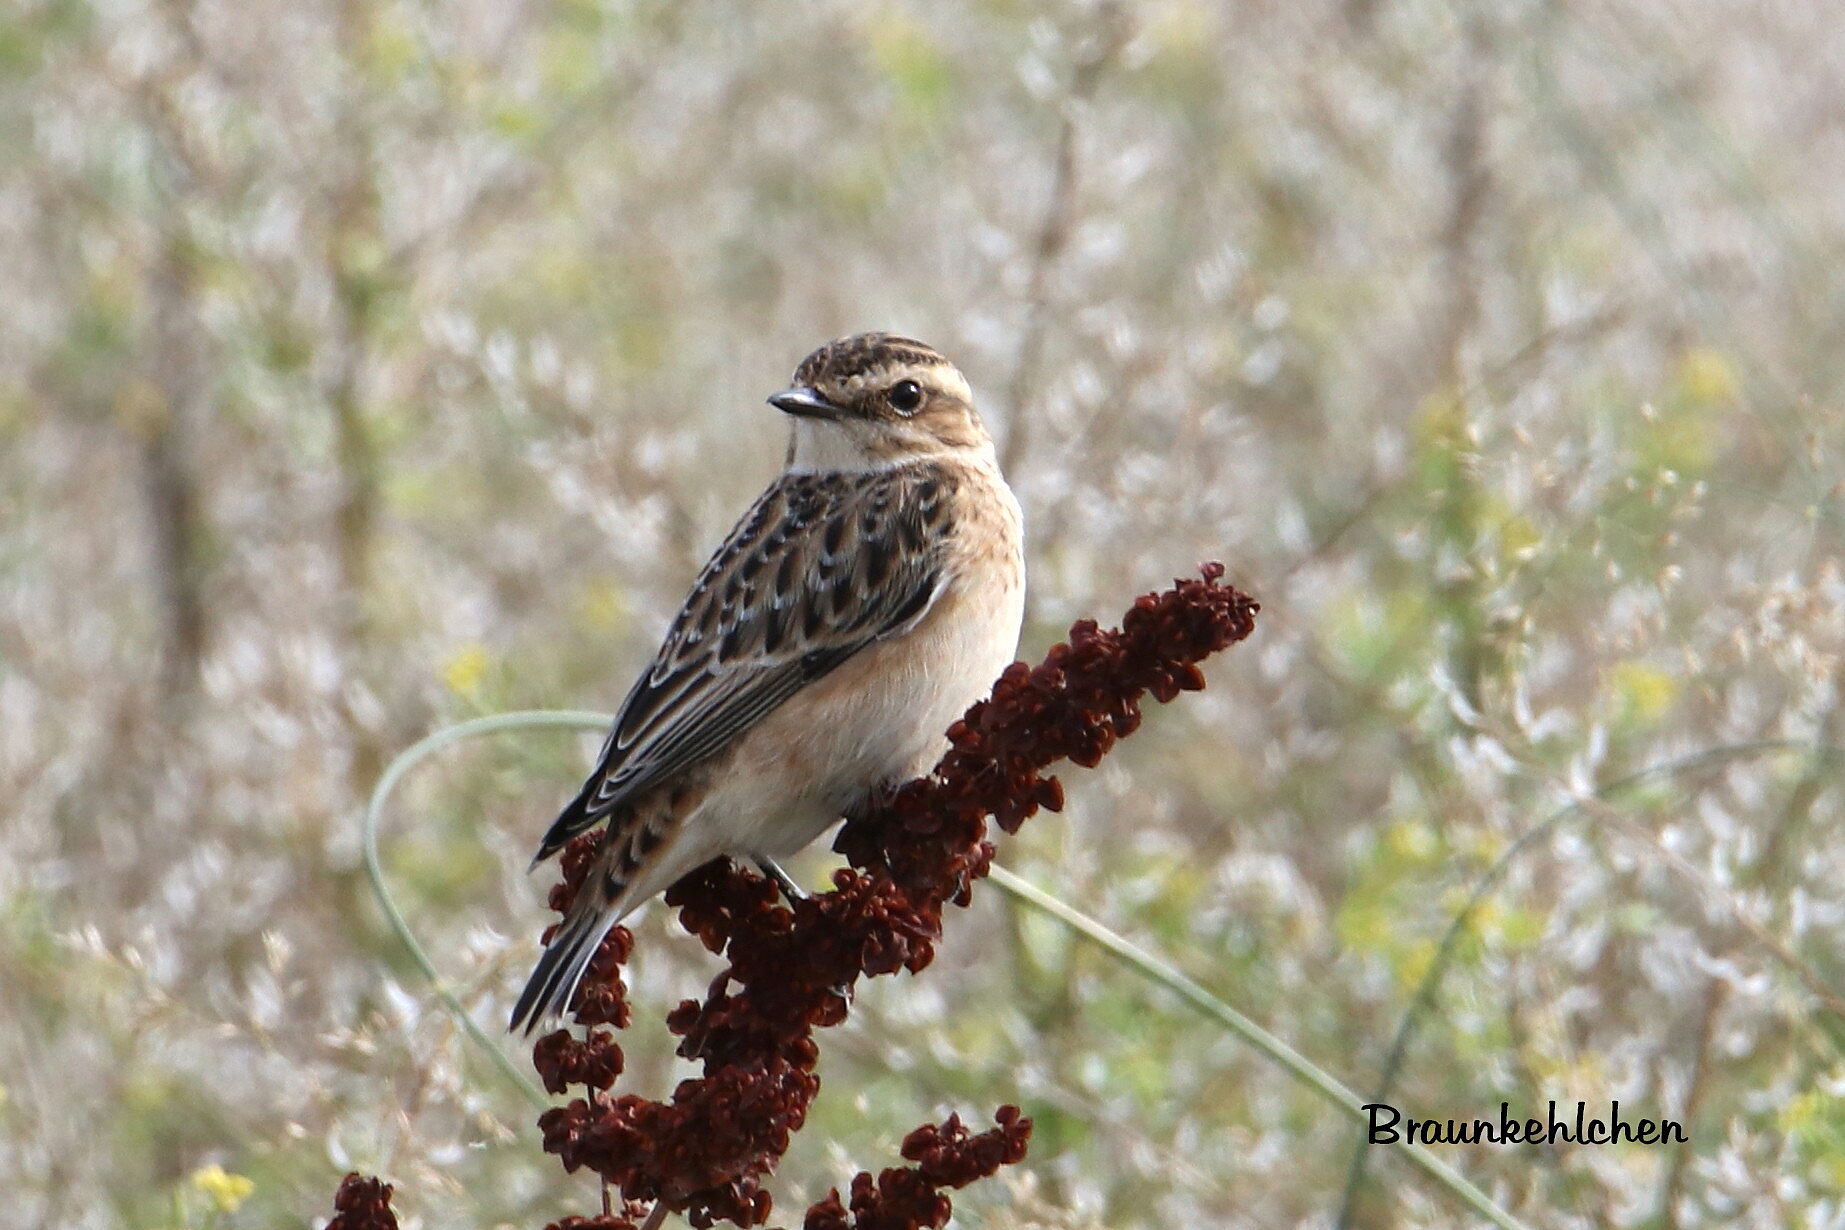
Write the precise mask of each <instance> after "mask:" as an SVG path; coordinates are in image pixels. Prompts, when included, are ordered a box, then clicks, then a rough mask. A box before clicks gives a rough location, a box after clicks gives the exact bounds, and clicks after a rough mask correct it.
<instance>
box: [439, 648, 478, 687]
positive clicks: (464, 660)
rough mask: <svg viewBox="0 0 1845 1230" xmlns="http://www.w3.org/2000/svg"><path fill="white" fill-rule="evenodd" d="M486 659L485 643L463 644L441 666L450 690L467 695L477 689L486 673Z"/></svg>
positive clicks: (443, 676)
mask: <svg viewBox="0 0 1845 1230" xmlns="http://www.w3.org/2000/svg"><path fill="white" fill-rule="evenodd" d="M488 661H489V660H488V657H487V647H486V646H485V645H467V646H464V647H463V648H462V649H461V651H460V652H459V653H457V654H456V655H455V656H454V657H452V658H450V659H449V661H448V665H447V666H445V667H443V668H442V678H443V679H444V680H445V681H446V682H447V683H448V686H449V690H450V691H453V692H458V693H460V694H461V695H463V696H467V695H469V694H471V693H473V692H475V691H477V690H479V688H480V681H481V680H482V679H483V678H484V677H485V676H486V674H487V665H488Z"/></svg>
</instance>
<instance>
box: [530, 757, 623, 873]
mask: <svg viewBox="0 0 1845 1230" xmlns="http://www.w3.org/2000/svg"><path fill="white" fill-rule="evenodd" d="M595 784H596V779H595V778H593V777H592V778H590V780H589V782H588V784H587V785H585V786H584V787H583V789H582V791H581V792H580V793H579V794H578V795H577V797H576V798H574V799H572V800H570V802H569V803H568V804H567V805H565V807H564V810H563V811H561V812H559V813H558V814H557V819H555V820H553V821H552V822H551V827H550V828H548V829H546V830H545V835H544V840H542V841H540V842H539V843H538V853H536V854H534V855H533V856H532V867H536V866H538V864H540V863H542V862H544V861H545V860H546V859H548V858H550V857H551V856H552V855H553V854H556V853H557V852H558V851H559V850H562V849H563V848H564V847H565V846H566V845H568V844H569V843H570V839H571V838H572V837H575V836H576V835H577V834H578V833H581V832H583V831H584V830H586V829H588V828H590V827H591V826H593V825H595V824H596V823H597V822H598V821H599V820H602V819H603V818H604V817H603V816H602V815H596V816H592V815H590V814H589V794H590V787H592V786H594V785H595ZM604 814H605V815H606V813H604ZM532 867H527V868H526V870H527V871H530V870H531V869H532Z"/></svg>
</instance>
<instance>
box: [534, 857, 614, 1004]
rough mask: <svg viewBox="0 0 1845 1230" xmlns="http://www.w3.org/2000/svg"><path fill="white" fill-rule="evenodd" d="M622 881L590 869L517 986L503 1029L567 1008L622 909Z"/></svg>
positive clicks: (599, 869) (600, 871)
mask: <svg viewBox="0 0 1845 1230" xmlns="http://www.w3.org/2000/svg"><path fill="white" fill-rule="evenodd" d="M625 887H626V885H624V884H622V883H621V882H620V881H619V880H616V879H614V878H613V877H611V876H609V875H607V874H605V873H604V872H603V871H602V869H601V868H599V867H597V868H591V869H590V873H589V877H588V878H587V879H586V880H584V882H583V886H582V887H581V888H580V889H578V890H577V899H576V901H575V903H573V904H572V905H571V907H570V913H569V914H568V915H566V916H565V918H564V924H563V926H561V927H559V928H558V930H557V934H556V935H554V936H552V937H551V942H550V943H549V944H547V945H545V951H544V955H543V956H542V957H540V958H538V968H537V969H535V970H533V971H532V976H531V978H530V979H528V980H527V981H526V984H525V990H524V991H522V992H520V994H519V1002H518V1004H517V1005H515V1006H514V1008H513V1014H512V1023H511V1024H510V1025H508V1026H507V1028H508V1029H510V1030H512V1031H513V1032H514V1033H518V1032H520V1031H521V1030H523V1031H524V1032H525V1033H526V1034H530V1033H531V1032H532V1031H533V1030H535V1029H537V1028H538V1025H539V1023H540V1022H542V1021H546V1020H551V1019H554V1018H561V1017H562V1016H563V1015H564V1013H566V1012H567V1011H569V1009H570V1001H571V999H572V998H574V997H575V995H576V993H577V983H579V982H581V981H582V980H583V971H584V970H586V969H588V968H589V963H590V961H592V960H593V959H594V958H595V956H596V950H597V949H598V948H600V947H602V937H603V936H605V935H607V934H608V933H609V928H610V927H613V926H614V925H615V924H616V922H618V921H619V920H620V918H621V916H622V915H623V914H624V913H625V912H626V911H625V910H623V909H622V908H621V903H622V895H623V889H624V888H625Z"/></svg>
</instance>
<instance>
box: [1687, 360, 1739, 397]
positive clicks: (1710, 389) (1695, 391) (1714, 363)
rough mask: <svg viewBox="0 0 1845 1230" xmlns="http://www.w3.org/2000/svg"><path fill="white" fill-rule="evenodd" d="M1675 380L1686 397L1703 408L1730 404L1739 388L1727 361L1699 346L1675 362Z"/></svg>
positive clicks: (1737, 380)
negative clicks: (1714, 404) (1676, 371)
mask: <svg viewBox="0 0 1845 1230" xmlns="http://www.w3.org/2000/svg"><path fill="white" fill-rule="evenodd" d="M1678 380H1679V387H1680V388H1682V389H1683V390H1684V392H1685V396H1686V397H1687V398H1689V399H1690V400H1691V401H1693V402H1695V403H1697V404H1699V405H1706V406H1708V405H1711V404H1713V403H1727V402H1733V401H1735V400H1736V395H1737V394H1738V393H1739V392H1741V389H1742V382H1741V381H1740V380H1739V379H1737V376H1736V369H1735V367H1733V366H1731V364H1730V361H1729V360H1728V359H1726V358H1725V357H1724V356H1723V355H1722V354H1721V353H1719V352H1718V351H1715V350H1707V349H1705V348H1703V347H1695V348H1693V349H1691V350H1687V351H1686V352H1685V355H1684V357H1683V358H1682V359H1680V360H1679V365H1678Z"/></svg>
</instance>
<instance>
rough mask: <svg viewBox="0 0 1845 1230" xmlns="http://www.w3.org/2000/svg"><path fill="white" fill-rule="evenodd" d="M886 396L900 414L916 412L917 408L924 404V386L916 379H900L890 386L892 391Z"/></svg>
mask: <svg viewBox="0 0 1845 1230" xmlns="http://www.w3.org/2000/svg"><path fill="white" fill-rule="evenodd" d="M884 397H885V400H887V401H889V402H890V408H891V409H892V410H895V411H896V412H897V413H898V414H915V413H916V408H917V407H918V406H920V405H922V399H923V396H922V386H921V385H920V384H917V383H916V382H915V381H914V380H899V381H898V382H897V383H896V384H893V385H891V386H890V392H888V393H886V394H885V395H884Z"/></svg>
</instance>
